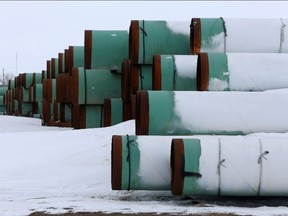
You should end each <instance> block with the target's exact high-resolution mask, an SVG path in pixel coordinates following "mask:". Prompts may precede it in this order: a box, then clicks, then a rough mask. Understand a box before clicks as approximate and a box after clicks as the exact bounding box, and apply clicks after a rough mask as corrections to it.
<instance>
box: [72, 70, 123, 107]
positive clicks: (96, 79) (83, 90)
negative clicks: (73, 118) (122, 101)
mask: <svg viewBox="0 0 288 216" xmlns="http://www.w3.org/2000/svg"><path fill="white" fill-rule="evenodd" d="M107 83H109V85H107ZM72 91H73V98H72V102H73V104H83V105H84V104H90V105H96V104H104V99H105V98H120V97H121V74H117V73H111V72H110V70H100V69H89V70H85V69H84V68H73V71H72Z"/></svg>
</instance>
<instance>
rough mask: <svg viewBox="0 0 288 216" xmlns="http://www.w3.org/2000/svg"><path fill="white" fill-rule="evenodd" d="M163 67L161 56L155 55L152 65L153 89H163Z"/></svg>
mask: <svg viewBox="0 0 288 216" xmlns="http://www.w3.org/2000/svg"><path fill="white" fill-rule="evenodd" d="M161 84H162V68H161V56H160V55H154V56H153V66H152V90H161V89H162V85H161Z"/></svg>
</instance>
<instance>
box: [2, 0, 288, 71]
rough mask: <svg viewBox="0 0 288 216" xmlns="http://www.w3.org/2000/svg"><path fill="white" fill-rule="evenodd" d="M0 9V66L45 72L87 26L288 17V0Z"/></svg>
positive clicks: (34, 4)
mask: <svg viewBox="0 0 288 216" xmlns="http://www.w3.org/2000/svg"><path fill="white" fill-rule="evenodd" d="M0 9H1V11H0V26H1V29H0V70H1V72H2V70H3V69H4V71H5V72H13V73H15V74H17V73H16V72H18V74H19V73H28V72H41V71H42V70H45V69H46V61H47V60H50V59H51V58H57V57H58V53H61V52H64V49H66V48H68V47H69V46H83V45H84V30H128V29H129V25H130V21H131V20H133V19H136V20H143V19H146V20H172V21H173V20H175V21H176V20H182V21H190V20H191V18H193V17H221V16H222V17H224V18H225V17H226V18H280V17H282V18H284V17H285V18H287V17H288V16H287V13H288V2H285V1H254V2H251V1H0ZM16 56H17V57H16Z"/></svg>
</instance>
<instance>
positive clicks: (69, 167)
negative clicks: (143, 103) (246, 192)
mask: <svg viewBox="0 0 288 216" xmlns="http://www.w3.org/2000/svg"><path fill="white" fill-rule="evenodd" d="M116 134H117V135H126V134H129V135H133V134H135V121H134V120H131V121H127V122H124V123H121V124H118V125H116V126H113V127H107V128H98V129H84V130H72V129H70V128H57V127H43V126H41V120H39V119H31V118H24V117H13V116H0V215H1V216H12V215H13V216H14V215H15V216H26V215H29V214H31V213H33V212H36V211H44V212H49V213H65V212H69V211H72V212H80V211H82V212H83V211H84V212H96V211H102V212H107V213H111V212H122V213H140V212H141V213H145V212H155V213H179V214H192V213H211V212H217V213H234V214H238V215H257V216H258V215H261V216H263V215H267V216H268V215H288V199H287V198H265V199H262V198H261V199H257V198H249V199H248V198H247V199H239V200H237V199H236V200H235V199H231V198H230V199H229V198H225V199H222V198H217V199H214V198H206V199H205V198H203V199H202V198H199V197H198V198H193V199H191V198H185V197H177V196H172V195H171V192H169V191H112V190H111V178H110V172H111V167H110V165H111V159H110V156H111V138H112V135H116Z"/></svg>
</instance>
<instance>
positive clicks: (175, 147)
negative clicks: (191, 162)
mask: <svg viewBox="0 0 288 216" xmlns="http://www.w3.org/2000/svg"><path fill="white" fill-rule="evenodd" d="M183 158H184V144H183V140H182V139H173V140H172V144H171V158H170V167H171V191H172V194H173V195H181V194H182V192H183V186H184V176H183V171H184V170H183V169H184V164H183Z"/></svg>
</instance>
